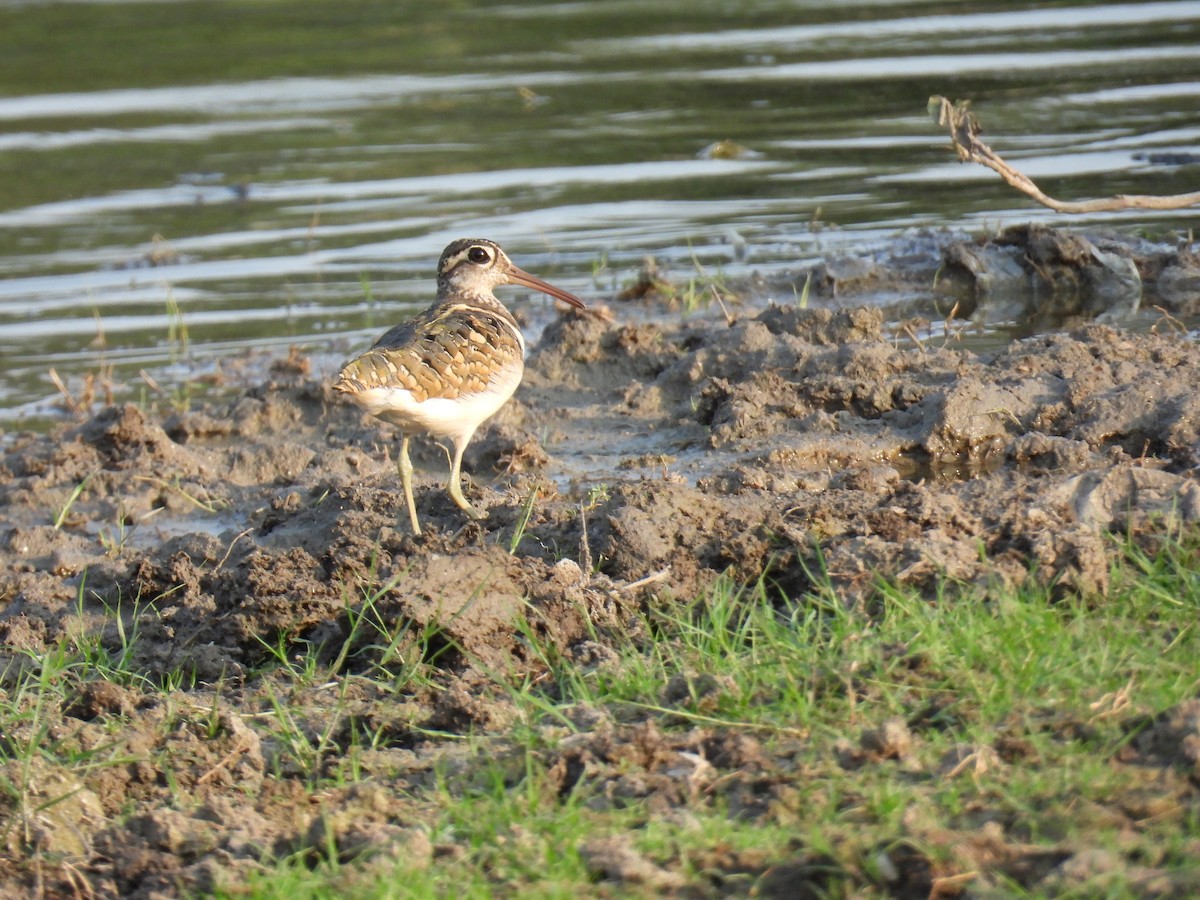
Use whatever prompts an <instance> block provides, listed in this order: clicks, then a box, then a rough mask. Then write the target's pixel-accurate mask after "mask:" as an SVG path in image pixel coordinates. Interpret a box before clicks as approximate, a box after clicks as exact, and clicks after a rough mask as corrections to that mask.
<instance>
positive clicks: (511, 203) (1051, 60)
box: [0, 0, 1200, 427]
mask: <svg viewBox="0 0 1200 900" xmlns="http://www.w3.org/2000/svg"><path fill="white" fill-rule="evenodd" d="M734 6H735V5H731V4H729V3H726V2H690V0H689V2H683V0H674V2H665V3H657V4H646V3H633V2H624V0H618V2H606V3H602V4H600V3H585V2H577V3H536V2H513V3H508V4H503V5H499V6H495V5H487V4H480V3H459V2H451V3H443V4H437V5H429V6H428V8H424V7H422V8H420V9H404V10H400V9H399V8H398V7H397V5H396V4H394V3H390V2H377V3H369V2H346V0H342V2H338V3H327V2H320V0H318V2H307V3H304V4H263V3H252V2H218V3H208V2H204V3H200V2H138V3H122V2H111V3H59V4H25V3H9V4H5V5H3V6H0V55H2V57H3V58H4V59H5V60H6V65H5V66H3V67H2V68H0V410H3V417H4V418H3V419H0V421H4V422H5V423H6V425H5V427H15V426H16V425H17V424H18V423H28V422H30V421H32V420H33V419H34V418H35V417H37V416H39V415H41V414H42V413H44V412H46V411H49V410H51V409H52V408H53V407H54V406H55V404H56V403H57V396H58V391H57V389H56V387H55V386H54V384H53V382H52V379H51V376H50V370H51V369H54V370H55V372H56V373H57V374H58V375H59V377H60V378H61V380H62V381H63V382H64V384H65V385H66V386H67V388H68V390H70V391H73V392H74V391H83V390H84V389H85V384H86V378H87V376H88V375H89V374H90V375H91V376H92V377H93V380H94V381H93V383H94V384H96V383H98V382H96V381H95V379H96V378H97V377H98V376H99V377H100V381H105V380H107V381H108V382H109V383H111V384H112V385H113V387H114V390H115V391H116V394H117V396H119V397H126V398H134V399H136V398H137V397H138V396H139V395H140V394H142V393H145V392H146V391H148V390H152V388H150V387H149V384H150V383H151V382H153V383H154V384H157V385H159V387H160V388H163V389H164V390H166V389H167V388H165V387H164V386H169V385H172V384H177V383H178V382H179V381H181V380H185V379H187V378H189V377H192V376H194V375H195V374H196V373H197V372H201V373H203V372H209V373H212V372H213V371H215V370H216V369H217V368H218V367H219V366H220V364H221V361H222V360H227V359H230V358H232V357H234V356H236V355H239V354H243V353H244V352H245V351H246V350H247V349H255V350H257V349H267V350H271V349H274V348H277V349H278V350H280V351H284V350H286V348H287V346H288V345H291V344H299V345H301V346H303V347H305V348H308V349H311V350H313V351H314V352H315V354H316V355H315V357H314V358H315V359H316V360H317V363H318V365H319V366H321V365H330V366H332V365H335V364H336V362H337V361H338V360H340V359H341V358H342V357H343V356H344V355H346V354H348V353H350V352H352V351H353V350H355V349H359V348H362V347H364V346H366V345H367V344H368V343H369V342H370V340H371V338H372V337H373V336H374V335H375V334H376V333H378V332H379V331H380V330H382V329H383V328H384V327H386V326H387V325H389V324H391V323H393V322H394V321H396V320H398V319H399V318H401V317H402V316H403V315H404V314H405V313H406V312H408V311H411V310H412V309H414V308H416V307H420V306H423V305H424V304H426V303H427V302H428V301H429V299H430V292H431V283H432V272H433V267H434V263H435V261H436V258H437V255H438V253H439V252H440V250H441V248H442V246H443V245H444V244H445V243H447V242H448V241H449V240H450V239H452V238H455V237H460V236H471V235H478V236H484V237H490V238H493V239H496V240H498V241H500V242H501V243H503V244H504V245H505V247H506V249H508V250H509V251H510V253H511V254H512V255H513V257H514V258H516V259H517V260H518V262H519V263H520V264H521V265H523V266H524V267H525V268H527V269H529V270H531V271H534V272H537V273H539V274H542V275H544V276H545V277H548V278H551V279H552V280H554V281H556V282H557V283H560V284H562V285H563V286H564V287H566V288H568V289H571V290H573V291H576V292H578V293H580V294H581V295H583V296H584V297H591V298H597V299H603V298H606V297H607V296H608V295H610V294H611V292H612V291H613V289H614V288H616V287H618V286H619V285H620V284H621V283H622V282H624V281H626V280H629V279H631V278H632V277H633V275H634V273H635V271H636V269H637V267H638V266H639V265H640V263H641V260H642V258H643V257H644V256H645V255H646V254H653V255H654V256H655V257H656V258H657V259H658V261H659V263H660V265H662V266H664V267H665V268H666V269H667V271H668V272H669V273H670V274H672V275H675V276H676V277H680V278H687V277H689V276H691V275H693V274H695V272H696V271H697V267H703V268H704V269H705V271H708V272H715V271H720V272H722V273H723V274H725V275H726V276H728V277H730V278H738V277H741V276H745V275H748V274H750V273H751V272H759V273H772V272H776V271H779V270H788V271H791V270H798V269H800V268H801V267H803V266H804V265H806V264H808V263H811V262H812V261H814V260H815V259H817V258H819V257H820V256H821V255H822V254H825V253H829V252H833V251H837V250H839V249H854V248H861V247H865V246H869V245H871V244H872V242H877V241H880V240H883V239H884V238H886V237H888V236H890V235H894V234H896V233H897V232H900V231H903V230H904V229H910V228H917V227H925V226H949V227H953V228H962V229H966V230H968V231H978V230H981V229H994V228H998V227H1002V226H1004V225H1007V224H1012V223H1014V222H1022V221H1030V220H1036V221H1043V222H1049V223H1058V224H1068V225H1075V226H1081V225H1097V224H1101V223H1103V224H1111V225H1113V226H1114V227H1117V228H1120V229H1122V230H1140V231H1143V232H1146V233H1149V234H1151V235H1154V236H1159V237H1163V238H1165V239H1171V238H1172V236H1173V235H1174V234H1176V233H1182V232H1185V231H1186V230H1187V229H1189V228H1192V227H1193V226H1194V225H1195V224H1196V222H1197V218H1198V216H1197V213H1196V211H1195V210H1191V211H1181V212H1174V213H1161V212H1156V213H1149V214H1147V213H1137V212H1131V213H1125V214H1121V215H1115V216H1114V215H1111V214H1108V215H1104V216H1092V217H1080V216H1075V217H1062V216H1058V215H1056V214H1053V213H1051V212H1049V211H1047V210H1043V209H1040V208H1038V207H1036V206H1034V205H1033V204H1032V203H1031V202H1028V201H1027V200H1026V199H1025V198H1023V197H1021V196H1019V195H1017V194H1015V193H1014V192H1013V191H1012V190H1011V189H1010V188H1008V187H1006V186H1005V185H1003V184H1001V183H1000V182H999V180H998V179H997V178H996V177H995V176H994V175H993V174H992V173H990V172H988V171H986V170H984V169H982V168H979V167H973V166H963V165H960V164H959V163H958V162H957V161H956V160H955V158H954V156H953V154H952V153H951V152H950V151H949V149H948V141H947V139H946V138H945V137H943V136H942V135H941V134H940V133H939V132H938V130H937V128H936V127H935V126H934V125H933V124H932V123H931V122H930V121H929V119H928V118H927V115H926V112H925V106H926V100H927V98H928V96H929V95H930V94H934V93H940V94H944V95H947V96H950V97H952V98H956V99H958V98H971V99H972V100H973V101H974V105H975V109H976V111H977V112H978V113H979V115H980V116H981V117H982V118H983V120H984V123H985V128H986V137H987V138H988V139H989V140H990V141H991V143H992V144H993V146H995V147H996V149H998V150H999V151H1001V152H1002V153H1004V154H1005V155H1006V157H1007V158H1009V159H1010V160H1011V161H1012V162H1013V163H1014V164H1016V165H1018V166H1020V167H1021V168H1022V169H1023V170H1024V171H1026V172H1027V173H1028V174H1030V175H1031V176H1033V177H1035V178H1037V179H1039V181H1040V182H1041V184H1042V186H1043V187H1044V188H1045V189H1046V190H1047V191H1048V192H1049V193H1051V194H1052V195H1056V196H1062V197H1070V198H1084V197H1091V196H1101V195H1109V194H1114V193H1177V192H1182V191H1187V190H1195V189H1196V188H1197V187H1198V186H1200V168H1198V167H1194V166H1193V167H1188V166H1181V167H1166V166H1158V165H1152V164H1150V163H1148V162H1146V161H1145V160H1144V158H1143V155H1144V154H1147V153H1158V152H1172V151H1174V152H1186V151H1195V150H1196V149H1197V144H1198V143H1200V141H1198V136H1200V117H1198V116H1197V109H1200V3H1194V2H1163V3H1124V4H1114V3H1096V4H1088V3H1053V4H1047V3H1043V4H1037V8H1033V9H1020V10H1013V9H1012V8H1011V6H1010V5H1009V4H997V3H990V4H989V3H972V2H955V3H947V2H942V3H921V2H904V0H892V2H887V0H878V2H869V0H863V2H855V3H844V4H821V3H805V2H801V3H796V2H788V3H784V2H772V0H759V2H748V3H740V4H736V12H734V11H733V9H734ZM722 140H729V141H733V142H735V143H736V144H737V145H739V146H740V147H743V148H745V149H746V151H747V152H746V153H745V154H743V155H741V156H739V157H737V158H732V159H725V158H719V159H714V158H709V157H710V156H711V154H709V153H706V152H705V151H706V148H709V147H711V145H713V144H714V143H715V142H718V141H722ZM506 296H507V297H510V298H516V297H519V296H520V294H519V293H512V292H510V293H509V294H507V295H506ZM756 299H757V300H761V301H765V300H766V299H767V298H756ZM523 305H524V307H525V309H526V313H527V314H528V315H529V316H530V318H531V321H533V322H534V324H535V325H536V321H537V319H538V318H539V316H540V315H541V313H542V312H544V311H545V309H546V307H545V304H544V301H542V300H540V299H538V300H532V301H531V302H530V303H529V304H523ZM143 370H144V371H145V372H146V374H147V376H148V378H142V377H140V376H139V374H138V373H139V372H140V371H143Z"/></svg>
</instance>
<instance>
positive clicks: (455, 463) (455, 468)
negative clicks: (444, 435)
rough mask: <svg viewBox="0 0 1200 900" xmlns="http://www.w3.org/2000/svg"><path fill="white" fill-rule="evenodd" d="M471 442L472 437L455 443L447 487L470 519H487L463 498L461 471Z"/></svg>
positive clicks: (485, 515) (452, 497) (451, 497)
mask: <svg viewBox="0 0 1200 900" xmlns="http://www.w3.org/2000/svg"><path fill="white" fill-rule="evenodd" d="M470 440H471V435H469V434H468V435H467V436H466V437H465V438H463V439H462V440H459V441H455V442H454V456H452V457H451V458H450V484H448V485H447V490H449V491H450V499H451V500H453V501H454V502H455V503H457V504H458V508H459V509H461V510H462V511H463V512H465V513H466V514H467V516H468V518H471V519H486V518H487V513H481V512H480V511H479V510H477V509H476V508H475V507H473V506H472V505H471V504H470V503H468V502H467V498H466V497H464V496H463V492H462V484H461V481H462V476H461V475H460V474H459V470H460V469H461V468H462V457H463V451H464V450H466V449H467V442H468V441H470Z"/></svg>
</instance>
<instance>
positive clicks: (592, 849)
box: [579, 834, 687, 891]
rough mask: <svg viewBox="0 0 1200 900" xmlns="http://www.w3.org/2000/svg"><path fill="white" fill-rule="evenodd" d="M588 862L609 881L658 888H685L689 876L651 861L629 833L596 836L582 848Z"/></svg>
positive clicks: (584, 859)
mask: <svg viewBox="0 0 1200 900" xmlns="http://www.w3.org/2000/svg"><path fill="white" fill-rule="evenodd" d="M579 855H580V857H581V858H582V859H583V862H584V864H585V865H586V866H587V867H588V868H589V869H591V870H592V871H593V872H594V873H595V874H597V875H598V876H600V877H601V878H604V879H606V880H609V881H616V882H622V883H627V884H638V885H644V886H645V887H647V888H650V889H651V890H655V891H670V890H676V889H679V888H682V887H683V886H684V885H685V884H687V879H686V878H684V876H683V875H681V874H680V873H678V872H670V871H668V870H666V869H664V868H662V867H661V866H659V865H657V864H655V863H653V862H651V861H650V860H649V859H647V858H646V857H645V856H643V855H642V854H641V853H639V852H638V851H637V850H636V849H635V848H634V846H633V841H632V839H630V837H629V836H628V835H624V834H620V835H612V836H611V837H603V838H593V839H591V840H588V841H585V842H584V843H583V845H582V846H581V847H580V848H579Z"/></svg>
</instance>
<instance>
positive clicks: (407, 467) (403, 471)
mask: <svg viewBox="0 0 1200 900" xmlns="http://www.w3.org/2000/svg"><path fill="white" fill-rule="evenodd" d="M397 465H398V466H399V468H400V483H401V484H402V485H404V502H405V504H407V506H408V518H409V519H410V520H411V521H412V529H413V534H420V533H421V526H420V525H419V524H417V502H416V501H415V500H413V492H412V473H413V467H412V460H411V459H409V458H408V435H405V436H404V437H402V438H401V439H400V460H399V462H398V463H397Z"/></svg>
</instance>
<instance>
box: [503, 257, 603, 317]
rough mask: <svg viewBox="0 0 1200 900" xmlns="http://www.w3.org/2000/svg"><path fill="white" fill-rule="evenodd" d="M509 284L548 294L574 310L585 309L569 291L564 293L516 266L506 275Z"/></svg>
mask: <svg viewBox="0 0 1200 900" xmlns="http://www.w3.org/2000/svg"><path fill="white" fill-rule="evenodd" d="M508 281H509V284H519V285H522V286H524V287H527V288H533V289H534V290H535V291H541V292H542V293H543V294H549V295H550V296H551V297H554V298H556V299H558V300H562V301H563V302H564V303H570V304H571V305H572V306H574V307H575V308H576V309H587V307H586V306H585V305H584V303H583V301H582V300H580V299H579V298H578V297H576V296H575V295H574V294H572V293H570V292H569V291H564V290H563V289H562V288H560V287H555V286H554V285H552V284H551V283H550V282H548V281H542V279H540V278H538V277H537V276H536V275H530V274H529V273H528V272H526V271H525V270H524V269H518V268H517V267H516V266H513V267H512V270H511V271H510V272H509V273H508Z"/></svg>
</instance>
